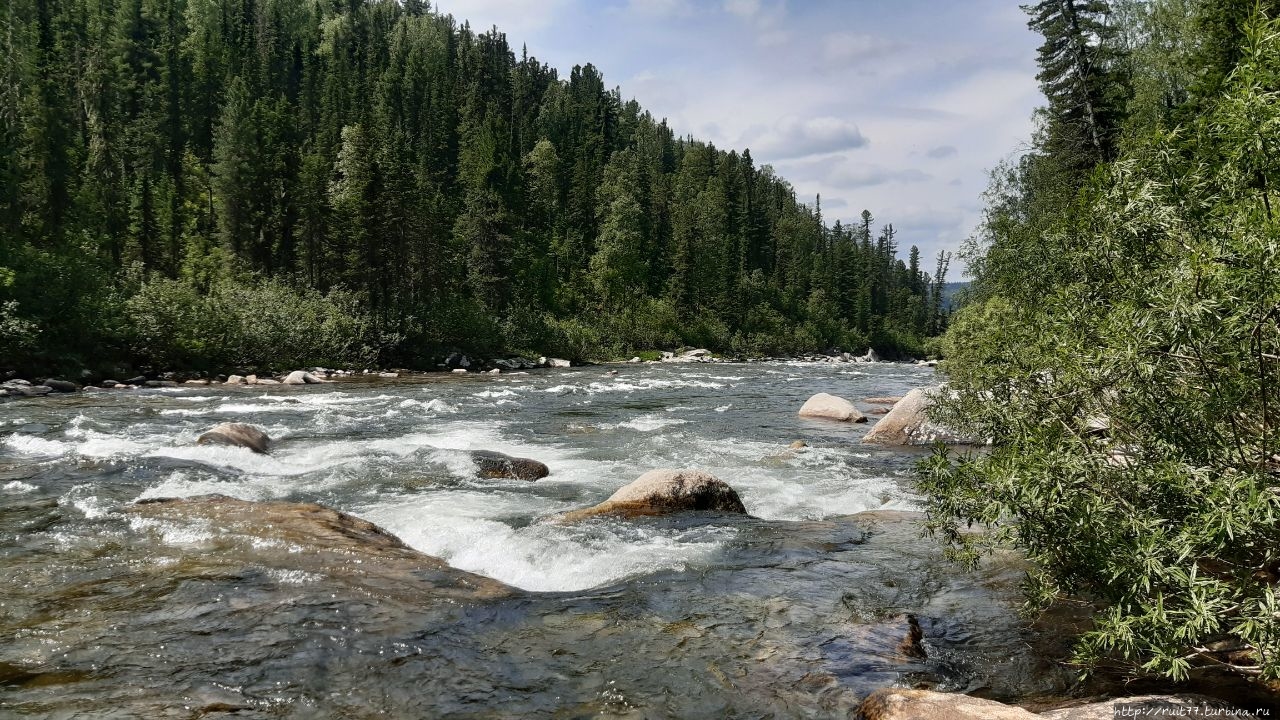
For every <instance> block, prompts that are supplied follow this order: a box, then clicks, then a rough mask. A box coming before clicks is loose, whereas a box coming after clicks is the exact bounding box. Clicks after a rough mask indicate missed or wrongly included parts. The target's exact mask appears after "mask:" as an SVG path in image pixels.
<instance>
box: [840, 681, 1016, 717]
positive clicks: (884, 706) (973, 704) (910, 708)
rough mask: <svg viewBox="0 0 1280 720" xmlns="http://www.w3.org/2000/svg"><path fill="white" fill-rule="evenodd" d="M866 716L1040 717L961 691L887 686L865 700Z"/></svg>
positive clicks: (861, 713)
mask: <svg viewBox="0 0 1280 720" xmlns="http://www.w3.org/2000/svg"><path fill="white" fill-rule="evenodd" d="M856 717H859V718H862V720H1036V718H1037V717H1039V716H1037V715H1036V714H1035V713H1032V712H1028V711H1026V710H1023V709H1022V708H1019V707H1013V706H1012V705H1005V704H1004V703H1000V702H996V701H994V700H983V699H981V698H975V697H969V696H968V695H960V694H958V693H940V692H932V691H929V690H907V689H904V688H883V689H880V690H877V691H875V692H873V693H871V695H869V696H868V697H867V699H866V700H864V701H862V705H861V706H859V707H858V712H857V715H856Z"/></svg>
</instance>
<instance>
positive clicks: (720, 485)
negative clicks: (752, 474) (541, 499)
mask: <svg viewBox="0 0 1280 720" xmlns="http://www.w3.org/2000/svg"><path fill="white" fill-rule="evenodd" d="M693 510H710V511H714V512H724V513H739V514H744V515H745V514H746V512H747V508H746V507H745V506H744V505H743V504H742V499H741V498H739V497H738V493H737V492H736V491H735V490H734V489H733V488H731V487H729V485H728V483H726V482H724V481H723V480H720V479H719V478H717V477H715V476H714V475H711V474H710V473H706V472H703V471H701V470H670V469H660V470H650V471H649V472H647V473H645V474H643V475H641V476H640V477H638V478H636V479H635V480H634V481H633V482H631V483H630V484H629V485H624V486H623V487H622V488H620V489H619V490H618V491H617V492H615V493H614V494H613V495H610V496H609V499H608V500H605V501H604V502H602V503H600V504H599V505H596V506H594V507H589V508H586V509H584V510H575V511H573V512H570V513H566V514H564V515H563V516H561V518H560V519H561V520H565V521H573V520H582V519H584V518H589V517H595V516H596V515H621V516H623V517H638V516H641V515H669V514H671V513H678V512H687V511H693Z"/></svg>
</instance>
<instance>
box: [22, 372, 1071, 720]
mask: <svg viewBox="0 0 1280 720" xmlns="http://www.w3.org/2000/svg"><path fill="white" fill-rule="evenodd" d="M616 369H617V370H618V374H617V375H610V374H608V371H609V370H610V368H607V367H592V368H582V369H576V368H575V369H571V370H548V371H534V372H530V373H528V374H504V375H500V376H487V375H486V376H477V375H468V376H458V375H436V376H428V377H418V378H403V379H396V380H388V379H379V380H371V381H362V380H355V381H346V382H339V383H332V384H326V385H320V386H305V387H283V386H272V387H251V388H250V387H243V388H240V387H237V388H231V387H217V386H215V387H197V386H183V387H181V388H173V389H157V390H130V391H121V392H114V391H113V392H101V393H81V394H77V395H74V396H53V397H49V398H46V399H40V400H25V401H21V402H11V403H8V404H4V405H0V531H2V532H3V536H2V540H0V563H2V564H3V577H5V578H6V580H5V590H4V591H3V593H2V594H0V711H2V712H3V714H19V715H21V714H30V715H39V716H83V717H117V716H118V717H138V716H147V717H193V716H201V717H217V716H222V715H224V714H225V715H234V716H235V717H257V716H261V717H295V716H296V717H311V716H322V717H326V716H341V717H366V716H374V715H378V714H380V713H390V714H392V715H394V716H406V717H409V716H412V717H433V716H450V717H495V716H497V717H529V716H548V717H586V716H598V715H601V714H604V715H606V716H618V717H765V716H773V717H824V716H827V715H829V714H831V713H843V712H847V711H848V710H849V709H851V708H852V707H854V706H855V705H856V703H857V701H858V699H859V698H860V697H862V696H863V695H865V693H867V692H869V691H870V690H872V689H874V688H876V687H880V686H883V685H886V684H891V683H900V684H909V685H916V684H919V685H925V686H933V687H938V688H940V689H950V690H965V691H970V692H980V693H983V694H987V695H990V696H995V697H1001V698H1019V697H1025V696H1029V695H1034V694H1041V693H1052V692H1055V691H1058V690H1060V689H1061V688H1062V687H1064V686H1065V684H1066V683H1067V682H1068V679H1067V675H1066V674H1064V673H1062V672H1059V671H1056V670H1054V669H1053V668H1052V667H1050V666H1049V665H1048V664H1047V663H1046V662H1045V661H1044V660H1043V659H1042V658H1041V657H1039V656H1038V655H1037V654H1036V653H1035V651H1033V650H1032V649H1031V645H1029V644H1028V643H1029V641H1034V638H1033V637H1031V634H1030V633H1029V632H1028V631H1027V630H1026V629H1025V628H1024V623H1023V622H1022V621H1021V620H1020V619H1019V618H1018V616H1017V613H1016V609H1015V598H1014V597H1013V594H1012V588H1013V586H1014V585H1015V584H1016V581H1017V579H1018V578H1019V576H1020V573H1021V570H1020V568H1019V567H1018V566H1017V564H1016V562H1014V561H1012V560H1004V561H993V562H991V563H989V564H988V565H987V566H986V567H984V568H983V569H982V570H980V571H978V572H976V573H965V572H962V571H961V570H959V569H958V568H957V567H955V566H953V565H950V564H948V563H946V562H945V561H943V560H942V559H941V556H940V552H939V550H938V549H937V547H936V546H935V545H933V544H932V541H928V540H922V539H920V537H919V532H918V528H917V527H916V525H915V524H914V523H913V522H911V521H906V522H904V521H902V520H900V519H898V517H897V516H896V515H894V514H882V515H881V516H880V518H879V519H875V518H874V517H873V516H862V517H849V516H850V515H853V514H855V513H861V512H864V511H872V510H891V511H894V510H912V509H914V508H916V507H917V504H916V498H915V497H914V496H913V494H912V491H911V488H910V468H911V465H912V463H913V462H914V460H916V459H917V458H918V457H919V455H918V453H917V454H912V453H903V452H895V451H888V450H883V449H875V448H871V447H869V446H863V445H861V444H860V439H861V437H862V435H863V434H864V433H865V432H866V428H867V427H868V426H866V425H846V424H841V423H831V422H822V421H810V420H804V419H801V418H798V417H797V415H796V411H797V409H798V408H799V407H800V405H801V404H803V402H804V400H805V399H807V398H808V397H809V396H810V395H812V394H814V393H816V392H831V393H834V394H838V395H842V396H844V397H847V398H849V399H851V400H854V401H855V402H859V404H861V403H860V401H861V399H863V398H866V397H869V396H883V395H900V394H902V393H905V392H906V391H907V390H909V389H911V388H913V387H918V386H922V385H927V384H930V383H932V382H934V378H933V371H932V370H929V369H925V368H917V367H914V366H905V365H893V364H875V365H826V364H821V365H820V364H801V363H752V364H715V365H712V364H706V365H681V366H671V365H645V366H622V367H619V368H616ZM862 407H863V408H864V409H867V408H870V407H873V406H869V405H865V404H862ZM874 420H875V417H874V416H873V417H872V421H873V423H874ZM225 421H239V422H248V423H253V424H256V425H259V426H261V427H263V428H265V429H266V430H267V432H268V433H269V434H270V435H271V436H272V437H273V438H275V440H276V443H275V447H274V450H273V452H272V453H271V454H270V455H265V456H264V455H255V454H253V453H250V452H249V451H247V450H244V449H240V448H228V447H217V446H198V445H196V444H195V439H196V437H197V436H198V435H199V434H200V433H201V432H203V431H204V430H206V429H208V428H209V427H210V426H211V425H213V424H216V423H218V422H225ZM794 440H804V441H805V442H806V443H807V444H808V445H809V447H808V448H806V449H804V450H800V451H792V450H789V449H788V445H789V444H790V443H791V442H792V441H794ZM477 449H484V450H496V451H500V452H504V453H508V454H512V455H518V456H524V457H531V458H535V459H538V460H541V461H542V462H545V463H546V464H547V465H548V466H549V467H550V469H551V475H550V476H549V477H547V478H545V479H543V480H540V481H538V482H536V483H528V482H521V481H516V480H481V479H477V478H475V477H474V467H473V465H472V464H471V462H470V460H469V458H468V455H467V451H470V450H477ZM660 467H694V468H700V469H704V470H707V471H709V472H711V473H713V474H714V475H716V476H717V477H720V478H721V479H723V480H725V481H727V482H729V483H730V484H731V485H732V486H733V487H734V488H736V489H737V491H738V493H739V494H740V495H741V497H742V500H743V502H744V504H745V505H746V508H747V511H748V512H749V513H750V515H751V517H748V518H742V517H726V516H720V515H703V514H699V515H693V516H687V517H671V518H646V519H639V520H631V521H626V520H619V519H608V518H602V519H596V520H592V521H588V522H582V523H578V524H562V523H554V522H547V520H548V519H549V518H551V517H554V516H555V515H557V514H559V513H562V512H564V511H567V510H571V509H577V508H582V507H585V506H588V505H591V504H594V503H596V502H599V501H601V500H603V499H605V498H606V497H608V496H609V495H610V494H611V493H612V492H613V491H614V490H616V489H617V488H619V487H621V486H622V485H624V484H626V483H628V482H630V481H631V480H633V479H635V478H636V477H637V476H639V475H640V474H641V473H643V472H644V471H646V470H649V469H652V468H660ZM208 493H221V494H225V495H229V496H233V497H237V498H242V499H247V500H274V499H282V500H296V501H310V502H318V503H321V504H324V505H328V506H330V507H333V508H336V509H339V510H343V511H346V512H349V513H352V514H354V515H357V516H359V517H362V518H365V519H367V520H371V521H373V522H375V523H378V524H379V525H381V526H382V527H384V528H386V529H387V530H389V531H391V532H392V533H394V534H396V535H398V536H399V537H400V538H402V539H403V540H404V541H405V542H406V543H408V544H409V545H410V546H412V547H413V548H416V549H418V550H421V551H422V552H425V553H428V554H430V555H434V556H437V557H439V558H442V559H443V560H445V561H446V562H448V563H449V564H450V565H451V566H453V567H455V568H458V569H461V570H466V571H469V572H471V573H477V574H480V575H484V576H487V577H489V578H493V579H496V580H499V581H501V582H502V583H506V584H507V585H510V586H512V587H513V588H515V591H514V592H513V593H512V594H510V595H509V596H508V597H503V598H499V599H491V600H476V601H474V602H466V601H458V600H456V599H451V600H442V599H441V598H438V597H432V596H430V594H429V593H425V592H420V591H416V590H414V587H415V586H413V584H412V583H411V582H410V583H409V584H407V585H406V586H405V589H404V592H383V593H379V592H373V591H371V590H370V589H369V588H368V587H364V586H361V585H360V584H358V583H348V582H344V581H341V580H339V579H336V578H331V577H327V576H325V575H324V574H321V573H316V572H303V571H300V570H290V569H288V568H280V567H267V566H265V565H262V566H260V565H256V564H254V563H252V562H249V563H246V564H243V565H237V566H234V567H231V568H230V569H228V567H229V566H227V565H226V564H225V563H224V564H217V560H218V558H216V557H213V556H212V553H214V552H216V550H215V549H213V545H211V538H212V537H213V535H215V534H216V532H217V529H216V528H209V527H202V526H201V525H199V524H194V523H183V524H172V523H165V522H155V521H149V522H140V521H139V519H138V518H136V517H133V518H130V517H127V516H125V515H124V514H122V513H121V512H119V509H120V508H122V507H124V506H126V505H128V504H130V503H132V502H134V501H136V500H139V499H146V498H158V497H187V496H196V495H203V494H208ZM415 592H417V593H419V594H418V595H415ZM419 595H420V596H419ZM908 613H909V614H913V615H915V616H916V617H917V618H918V620H919V623H920V626H921V629H922V630H923V632H924V642H923V645H924V648H925V650H926V652H927V657H924V658H919V657H911V656H907V655H903V654H902V653H901V652H898V651H897V649H896V646H897V644H898V642H899V641H900V640H901V639H902V637H903V635H904V628H905V621H904V615H905V614H908ZM1032 644H1034V642H1032Z"/></svg>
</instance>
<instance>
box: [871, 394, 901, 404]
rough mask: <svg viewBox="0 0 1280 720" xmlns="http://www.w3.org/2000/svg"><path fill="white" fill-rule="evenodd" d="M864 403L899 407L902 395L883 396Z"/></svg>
mask: <svg viewBox="0 0 1280 720" xmlns="http://www.w3.org/2000/svg"><path fill="white" fill-rule="evenodd" d="M862 402H864V403H866V404H868V405H897V404H898V403H900V402H902V396H901V395H881V396H878V397H869V398H867V399H865V400H863V401H862Z"/></svg>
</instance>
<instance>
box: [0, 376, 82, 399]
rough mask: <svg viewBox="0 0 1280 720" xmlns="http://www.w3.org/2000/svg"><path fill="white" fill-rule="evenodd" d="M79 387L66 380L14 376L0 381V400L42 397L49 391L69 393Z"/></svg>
mask: <svg viewBox="0 0 1280 720" xmlns="http://www.w3.org/2000/svg"><path fill="white" fill-rule="evenodd" d="M79 389H80V386H79V385H76V384H75V383H73V382H67V381H66V380H55V379H53V378H49V379H48V380H45V381H44V382H41V383H32V382H31V381H30V380H23V379H21V378H15V379H13V380H6V381H5V382H4V383H0V400H3V399H8V398H19V397H44V396H45V395H48V394H49V393H69V392H75V391H77V390H79Z"/></svg>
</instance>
